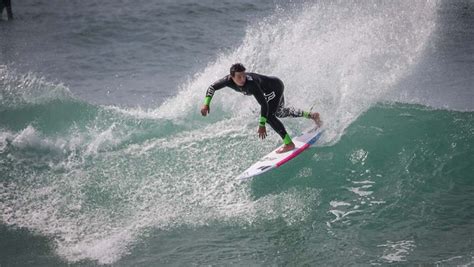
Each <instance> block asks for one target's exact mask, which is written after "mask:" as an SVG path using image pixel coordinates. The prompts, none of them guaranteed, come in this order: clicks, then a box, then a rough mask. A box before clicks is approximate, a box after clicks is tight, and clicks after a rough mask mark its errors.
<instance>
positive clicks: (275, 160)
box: [237, 127, 324, 180]
mask: <svg viewBox="0 0 474 267" xmlns="http://www.w3.org/2000/svg"><path fill="white" fill-rule="evenodd" d="M323 132H324V131H323V130H320V129H318V127H315V128H311V129H310V130H307V131H305V132H304V133H303V134H302V135H300V136H298V137H296V138H294V139H293V143H295V148H294V149H293V150H290V151H288V152H285V153H280V154H278V153H276V151H277V150H278V149H279V148H280V147H281V146H280V147H278V148H276V149H275V150H273V151H272V152H270V153H269V154H268V155H266V156H264V157H263V158H261V159H260V160H259V161H257V162H256V163H255V164H253V165H252V166H250V168H248V169H247V170H245V171H244V172H243V173H242V174H240V175H239V176H238V177H237V179H239V180H246V179H249V178H252V177H254V176H257V175H260V174H262V173H265V172H268V171H269V170H272V169H275V168H278V167H280V166H281V165H283V164H285V163H287V162H288V161H290V160H292V159H293V158H295V157H296V156H298V155H299V154H300V153H301V152H303V151H305V150H306V149H308V148H309V147H311V145H313V144H314V143H316V141H318V140H319V138H320V137H321V135H322V134H323ZM282 146H283V145H282Z"/></svg>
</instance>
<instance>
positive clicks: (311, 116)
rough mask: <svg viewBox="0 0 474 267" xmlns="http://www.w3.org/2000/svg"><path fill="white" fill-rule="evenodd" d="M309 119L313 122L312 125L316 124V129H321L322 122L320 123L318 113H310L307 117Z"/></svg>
mask: <svg viewBox="0 0 474 267" xmlns="http://www.w3.org/2000/svg"><path fill="white" fill-rule="evenodd" d="M309 117H310V119H312V120H313V121H314V123H316V125H318V127H321V125H322V124H323V122H322V121H321V118H320V117H319V113H318V112H312V113H311V114H310V115H309Z"/></svg>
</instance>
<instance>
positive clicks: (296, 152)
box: [276, 144, 309, 167]
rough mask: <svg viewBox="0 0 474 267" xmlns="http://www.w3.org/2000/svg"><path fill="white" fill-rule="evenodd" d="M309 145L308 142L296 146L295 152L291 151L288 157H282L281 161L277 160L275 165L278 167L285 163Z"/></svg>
mask: <svg viewBox="0 0 474 267" xmlns="http://www.w3.org/2000/svg"><path fill="white" fill-rule="evenodd" d="M308 147H309V144H304V145H303V146H301V147H300V148H298V150H296V151H295V152H293V153H291V155H289V156H288V157H286V158H284V159H282V160H281V161H279V162H277V164H276V166H277V167H280V166H281V165H283V164H285V163H287V162H288V161H290V160H291V159H292V158H294V157H296V156H298V155H299V154H300V153H301V152H303V151H304V150H305V149H306V148H308Z"/></svg>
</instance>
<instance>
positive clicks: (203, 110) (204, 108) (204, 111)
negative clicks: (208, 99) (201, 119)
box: [201, 105, 211, 116]
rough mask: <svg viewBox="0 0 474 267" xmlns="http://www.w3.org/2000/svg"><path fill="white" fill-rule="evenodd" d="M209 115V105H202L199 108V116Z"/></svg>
mask: <svg viewBox="0 0 474 267" xmlns="http://www.w3.org/2000/svg"><path fill="white" fill-rule="evenodd" d="M209 113H211V110H210V108H209V105H204V106H202V108H201V115H203V116H206V115H207V114H209Z"/></svg>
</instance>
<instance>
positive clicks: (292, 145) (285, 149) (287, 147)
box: [276, 142, 295, 154]
mask: <svg viewBox="0 0 474 267" xmlns="http://www.w3.org/2000/svg"><path fill="white" fill-rule="evenodd" d="M293 149H295V143H293V142H291V143H289V144H288V145H283V146H282V147H281V148H280V149H278V150H277V152H276V153H278V154H281V153H285V152H288V151H291V150H293Z"/></svg>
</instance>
